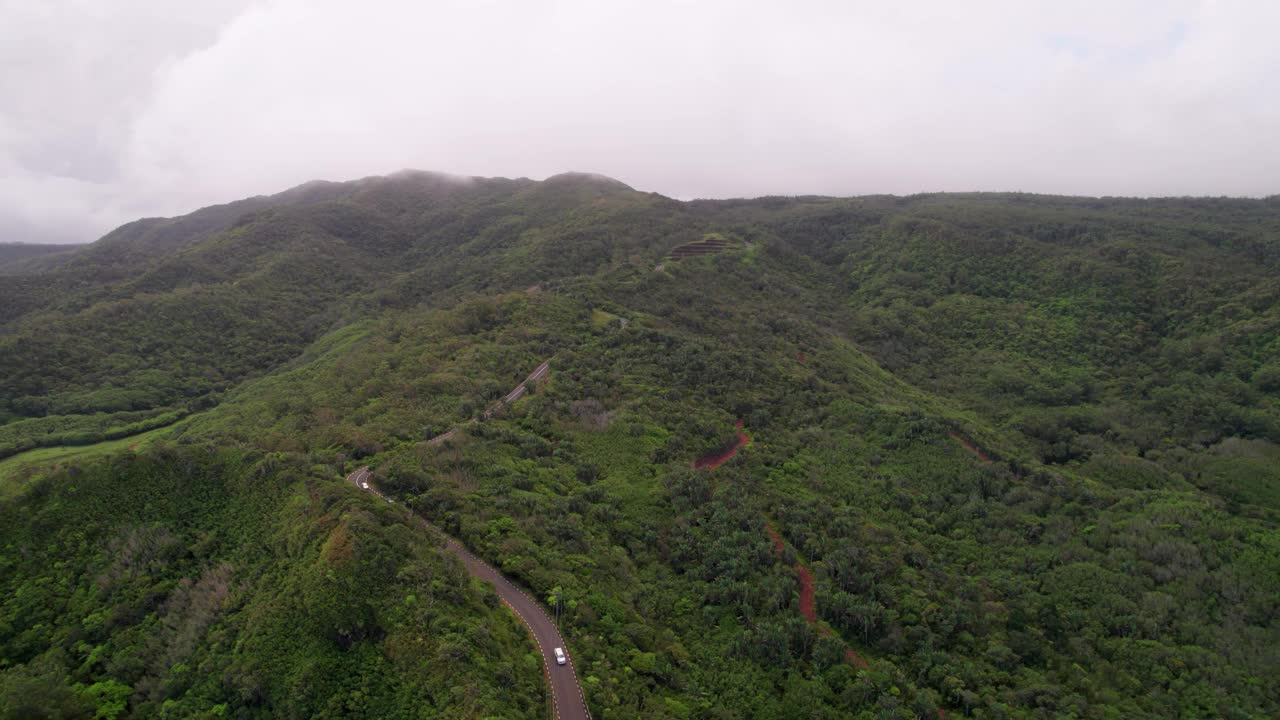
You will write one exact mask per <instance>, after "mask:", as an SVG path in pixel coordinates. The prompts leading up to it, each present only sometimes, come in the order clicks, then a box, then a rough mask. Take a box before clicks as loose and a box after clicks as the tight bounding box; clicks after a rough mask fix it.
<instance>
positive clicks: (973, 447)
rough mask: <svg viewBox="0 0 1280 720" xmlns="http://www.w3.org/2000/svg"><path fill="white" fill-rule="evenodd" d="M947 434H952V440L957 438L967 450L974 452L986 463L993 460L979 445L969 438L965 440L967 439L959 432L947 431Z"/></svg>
mask: <svg viewBox="0 0 1280 720" xmlns="http://www.w3.org/2000/svg"><path fill="white" fill-rule="evenodd" d="M947 434H948V435H950V436H951V439H952V440H955V441H956V442H958V443H960V444H961V445H963V446H964V449H965V450H968V451H969V452H971V453H973V454H974V455H975V456H977V458H978V459H979V460H981V461H982V462H984V463H989V462H991V458H989V457H987V455H986V453H984V452H982V451H981V450H979V449H978V447H977V446H976V445H974V444H973V443H971V442H969V441H968V440H965V439H964V438H963V437H962V436H960V435H959V434H957V433H947Z"/></svg>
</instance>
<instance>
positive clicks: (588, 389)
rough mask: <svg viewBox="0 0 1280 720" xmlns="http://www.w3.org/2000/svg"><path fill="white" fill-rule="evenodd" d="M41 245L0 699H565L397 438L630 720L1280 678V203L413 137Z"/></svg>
mask: <svg viewBox="0 0 1280 720" xmlns="http://www.w3.org/2000/svg"><path fill="white" fill-rule="evenodd" d="M19 267H20V272H17V273H15V274H11V275H3V276H0V298H3V301H2V302H0V308H3V309H2V310H0V368H2V369H3V372H0V423H3V424H0V454H3V455H4V456H7V459H4V460H2V461H0V516H3V521H2V522H0V545H2V546H3V548H4V552H3V553H0V569H2V570H3V572H0V591H2V594H0V717H8V716H13V717H34V716H45V717H94V716H95V714H96V716H97V717H108V718H116V717H120V718H125V717H129V718H135V717H136V718H150V717H166V718H167V717H245V718H258V717H263V718H265V717H300V718H302V717H307V718H310V717H400V716H404V717H410V716H412V717H424V716H425V717H468V718H470V717H474V718H483V717H530V718H533V717H540V716H542V715H543V714H544V713H545V712H546V705H545V703H546V689H545V686H544V684H543V680H542V675H541V673H540V672H539V666H540V660H539V659H538V655H537V654H536V648H535V647H534V646H533V644H532V643H531V642H529V640H528V638H527V636H526V635H524V632H523V630H522V628H521V626H520V625H519V624H517V623H516V621H515V620H514V618H513V616H511V615H510V614H508V613H507V612H506V611H505V610H504V609H503V608H502V607H501V606H500V605H499V604H498V603H497V600H496V597H495V596H494V595H493V593H492V591H491V590H490V589H488V588H486V587H484V586H483V585H482V584H478V583H476V582H474V581H470V580H468V579H467V576H466V574H465V573H464V572H463V570H462V569H461V566H460V565H459V564H458V563H457V561H456V560H455V559H453V557H452V556H451V555H449V554H447V553H444V552H443V551H442V549H441V547H440V539H439V537H438V535H436V533H435V532H434V531H433V530H430V529H429V528H427V527H425V526H421V525H416V524H413V523H409V522H407V521H406V520H405V517H406V516H405V515H404V514H403V513H402V512H400V510H399V508H396V507H394V506H389V505H388V504H387V503H383V502H381V501H380V500H378V499H377V498H376V497H373V496H371V495H369V494H367V493H362V492H361V491H360V490H359V489H358V488H356V487H354V486H353V485H351V484H348V483H344V482H343V478H344V477H345V476H346V475H347V474H348V473H350V472H351V471H352V470H354V469H356V468H357V467H360V466H364V465H368V466H369V467H370V468H371V470H372V472H373V474H374V477H375V479H376V482H377V483H378V487H379V488H380V489H381V490H382V491H383V492H385V493H387V494H388V496H390V497H392V498H395V499H397V500H399V501H400V502H401V503H403V504H404V505H405V506H407V507H409V508H410V509H411V510H413V511H414V512H415V513H417V514H418V515H419V516H421V517H422V518H425V519H426V520H428V521H430V522H431V523H432V524H433V525H434V526H436V527H439V528H441V529H443V530H444V531H446V532H448V533H450V534H451V535H453V536H454V537H457V538H459V539H460V540H462V541H463V542H464V543H465V544H466V545H468V546H469V547H470V548H471V549H472V550H474V551H475V552H476V553H477V554H478V555H480V556H481V557H483V558H484V559H486V560H487V561H489V562H490V563H491V564H492V565H493V566H494V567H496V568H498V569H499V570H501V571H502V572H503V573H504V574H505V575H506V576H507V577H509V578H511V579H512V580H513V581H515V582H516V583H518V584H519V585H521V586H523V587H525V588H527V589H528V590H529V591H530V592H531V593H533V594H535V595H536V596H537V597H539V598H542V599H544V600H546V601H547V602H548V604H554V605H556V606H557V607H559V608H560V610H561V611H562V615H561V623H562V631H563V633H564V635H565V637H566V640H567V641H568V643H570V644H571V646H572V648H573V650H574V661H575V665H576V668H577V671H578V674H579V676H580V679H581V681H582V685H583V691H584V693H585V696H586V700H587V703H588V705H589V707H590V708H591V710H592V712H593V714H594V716H595V717H598V718H738V717H759V718H793V717H794V718H850V717H853V718H861V717H866V718H872V717H875V718H881V717H883V718H899V717H901V718H935V717H942V716H947V717H970V716H972V717H983V718H1002V717H1008V718H1024V717H1025V718H1050V717H1080V718H1112V717H1124V718H1130V717H1133V718H1169V717H1186V718H1199V717H1238V718H1252V717H1257V718H1262V717H1273V716H1274V715H1275V714H1276V713H1277V712H1280V692H1278V691H1277V690H1276V688H1280V615H1278V613H1280V531H1278V530H1277V521H1278V520H1280V282H1278V281H1277V279H1276V278H1278V277H1280V200H1277V199H1275V198H1270V199H1267V200H1238V199H1164V200H1133V199H1113V198H1103V199H1098V198H1066V197H1047V196H1034V195H1025V194H968V195H957V194H943V195H920V196H912V197H889V196H875V197H862V198H824V197H798V198H760V199H755V200H732V201H694V202H679V201H675V200H672V199H669V198H665V197H662V196H660V195H656V194H651V193H641V192H637V191H635V190H632V189H631V188H629V187H627V186H626V185H624V184H622V183H619V182H617V181H614V180H611V179H608V178H603V177H600V176H594V175H585V174H567V175H561V176H557V177H554V178H550V179H548V180H546V181H542V182H535V181H530V180H524V179H521V180H507V179H482V178H457V177H451V176H445V175H438V174H431V173H419V172H404V173H399V174H396V175H392V176H388V177H380V178H367V179H364V180H359V181H355V182H349V183H310V184H307V185H303V186H300V187H298V188H295V189H293V190H289V191H287V192H285V193H281V194H279V195H275V196H271V197H260V198H253V199H249V200H244V201H240V202H238V203H231V204H229V205H223V206H217V207H212V208H206V209H204V210H201V211H198V212H196V213H193V214H191V215H188V216H186V217H183V218H175V219H152V220H143V221H138V222H136V223H132V224H130V225H126V226H124V227H122V228H120V229H118V230H116V231H115V232H113V233H111V234H109V235H107V236H106V237H104V238H103V239H102V240H100V241H98V242H97V243H94V244H92V245H90V246H87V247H84V248H83V249H80V250H78V251H76V252H75V253H74V254H73V255H71V256H70V257H66V258H63V259H60V260H59V261H58V262H57V263H52V264H49V265H44V266H25V265H23V266H19ZM546 360H549V361H550V368H551V370H550V373H549V375H548V377H547V379H546V380H544V381H542V382H539V383H537V384H534V385H532V386H531V388H530V391H529V393H528V394H527V395H526V396H525V397H523V398H521V399H520V400H519V401H517V402H513V403H510V404H506V405H501V406H500V407H499V410H498V411H497V412H496V413H486V409H487V408H491V407H493V406H494V403H495V402H497V401H498V400H499V399H500V398H502V397H503V396H504V395H505V394H506V393H507V392H508V391H509V390H510V389H511V388H512V386H513V385H515V384H516V383H518V382H519V381H520V380H522V379H523V378H524V377H525V376H526V375H528V373H529V372H530V371H532V370H533V369H534V367H535V366H537V365H538V364H539V363H541V362H542V361H546ZM472 420H478V421H477V422H471V421H472ZM453 428H458V431H457V432H456V433H455V434H454V435H453V436H452V437H450V438H449V439H448V440H446V441H443V442H431V440H432V439H433V438H436V437H437V436H439V435H440V434H442V433H444V432H446V431H447V430H450V429H453ZM745 439H749V441H750V442H749V443H748V444H746V445H745V446H744V445H743V441H744V440H745ZM734 450H736V451H737V452H736V453H735V452H734ZM695 466H696V467H695ZM551 598H554V600H551ZM6 713H7V715H6ZM38 713H44V715H39V714H38Z"/></svg>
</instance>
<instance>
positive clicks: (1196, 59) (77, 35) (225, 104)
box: [0, 0, 1280, 239]
mask: <svg viewBox="0 0 1280 720" xmlns="http://www.w3.org/2000/svg"><path fill="white" fill-rule="evenodd" d="M92 7H94V5H92V4H88V3H83V4H82V3H75V2H66V1H65V0H63V1H61V2H58V1H54V0H51V1H50V2H48V3H46V4H44V5H41V6H37V8H42V9H37V10H28V9H25V8H24V9H20V8H18V7H17V6H16V5H12V6H11V5H6V4H4V3H3V0H0V26H5V27H10V28H12V26H13V25H12V23H8V22H4V21H5V20H11V19H13V18H15V17H17V18H18V19H20V20H21V21H22V23H21V24H23V25H24V26H25V27H26V29H25V30H24V31H23V32H15V31H13V30H12V29H11V30H9V31H7V32H6V31H0V46H4V45H5V42H6V41H7V40H18V41H20V42H19V43H18V44H17V46H16V49H15V46H14V45H10V46H9V50H7V51H0V53H3V54H0V59H3V60H4V64H3V66H0V67H2V68H3V69H0V93H3V94H2V95H0V97H3V98H6V99H5V100H2V101H0V173H2V175H0V186H2V187H3V189H4V194H3V199H0V232H3V231H4V227H5V220H6V218H14V217H19V218H22V219H23V220H24V222H25V224H26V225H27V226H28V227H34V228H37V229H41V228H42V229H44V230H46V231H47V232H48V234H49V235H50V236H59V237H69V236H74V235H76V234H79V236H80V237H83V238H86V239H87V238H89V237H92V236H95V235H97V234H100V233H101V232H104V231H105V230H107V229H109V226H110V225H112V224H114V223H117V222H121V221H125V220H128V219H131V218H133V217H136V216H138V215H142V214H154V213H166V214H168V213H177V212H184V211H187V210H190V209H193V208H195V207H198V206H200V205H202V204H208V203H210V202H215V201H225V200H230V199H234V198H237V197H241V196H245V195H250V194H255V193H263V192H272V191H277V190H280V189H283V188H285V187H287V186H289V185H293V184H296V183H298V182H302V181H305V180H308V179H312V178H317V177H324V178H330V179H343V178H349V177H355V176H360V175H366V174H373V173H384V172H389V171H392V170H395V169H398V168H401V167H419V168H425V169H436V170H444V171H451V172H457V173H465V174H478V175H507V176H521V175H527V176H531V177H542V176H546V175H549V174H552V173H555V172H560V171H563V170H567V169H578V170H591V171H598V172H602V173H605V174H609V175H612V176H614V177H617V178H619V179H621V180H623V181H625V182H628V183H630V184H632V185H633V186H636V187H639V188H642V189H649V190H657V191H659V192H664V193H667V194H672V195H676V196H682V197H691V196H731V195H755V194H762V193H809V192H818V193H831V194H852V193H869V192H916V191H922V190H968V189H986V190H1000V189H1021V190H1028V191H1044V192H1060V193H1084V194H1142V195H1148V194H1253V195H1261V194H1269V193H1272V192H1276V191H1277V187H1276V173H1275V168H1277V167H1280V162H1278V161H1280V137H1277V136H1276V134H1275V133H1273V132H1272V128H1274V127H1276V126H1278V125H1280V91H1278V90H1277V89H1276V88H1277V86H1276V85H1275V83H1274V81H1273V78H1274V77H1275V74H1276V72H1277V71H1278V70H1280V46H1277V44H1275V43H1274V42H1272V39H1271V37H1269V35H1270V34H1271V32H1272V31H1273V29H1274V28H1275V27H1280V13H1278V11H1277V10H1276V9H1273V6H1272V5H1271V4H1269V3H1250V2H1212V1H1210V0H1205V1H1203V2H1196V1H1193V0H1180V1H1179V0H1175V1H1173V2H1155V1H1151V2H1108V3H1102V2H1098V3H1060V2H1025V1H1024V2H1014V1H1012V0H1009V1H999V2H978V3H951V2H930V3H884V2H874V3H873V2H821V1H819V0H811V1H807V2H788V3H749V2H727V1H724V0H721V1H717V2H691V1H690V2H680V1H676V0H666V1H662V0H649V1H648V2H622V3H599V2H591V1H589V0H564V1H562V2H533V1H532V0H526V1H524V2H519V1H515V0H512V1H505V0H490V1H488V2H465V1H462V0H453V1H448V0H446V1H444V2H433V3H412V2H392V1H391V0H366V1H364V2H360V3H356V2H333V1H330V0H314V1H311V2H303V1H302V0H263V1H262V2H257V3H254V4H245V3H243V2H241V3H239V4H237V3H235V2H231V1H230V0H228V2H224V3H220V4H217V5H209V6H202V7H204V8H205V10H204V11H203V13H202V14H201V16H200V17H197V18H195V19H194V20H184V21H182V22H179V21H177V20H174V21H172V22H158V23H157V22H156V21H154V20H147V18H152V17H165V12H166V11H168V12H170V13H172V11H171V10H170V7H171V6H169V5H166V4H161V3H135V4H133V5H130V6H129V8H125V9H124V10H123V11H121V10H119V9H118V8H116V7H115V5H114V4H113V6H112V7H113V12H112V13H111V14H110V15H101V14H100V15H99V16H97V17H93V16H92V12H91V8H92ZM50 8H52V9H50ZM83 12H88V13H89V15H90V17H88V18H84V17H79V15H78V14H79V13H83ZM72 16H75V17H76V18H77V19H76V21H75V22H67V19H68V18H69V17H72ZM33 18H34V19H33ZM6 35H11V36H12V37H6ZM68 47H70V48H72V51H71V52H69V53H68V52H65V49H66V48H68ZM55 177H62V178H64V181H57V182H54V181H52V180H51V178H55ZM55 195H56V196H57V197H54V196H55ZM10 226H11V227H13V226H14V223H10ZM11 239H19V238H11Z"/></svg>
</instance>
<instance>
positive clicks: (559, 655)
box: [555, 648, 568, 665]
mask: <svg viewBox="0 0 1280 720" xmlns="http://www.w3.org/2000/svg"><path fill="white" fill-rule="evenodd" d="M555 653H556V664H557V665H563V664H565V663H566V662H568V659H567V658H565V656H564V650H562V649H560V648H556V649H555Z"/></svg>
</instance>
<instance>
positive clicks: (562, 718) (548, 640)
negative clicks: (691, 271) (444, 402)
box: [347, 361, 591, 720]
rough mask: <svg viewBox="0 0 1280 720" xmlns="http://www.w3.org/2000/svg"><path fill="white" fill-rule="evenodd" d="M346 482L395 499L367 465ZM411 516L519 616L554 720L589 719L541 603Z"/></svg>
mask: <svg viewBox="0 0 1280 720" xmlns="http://www.w3.org/2000/svg"><path fill="white" fill-rule="evenodd" d="M549 367H550V362H549V361H548V362H544V363H542V364H541V365H539V366H538V367H537V368H536V369H534V371H533V373H531V374H530V375H529V377H527V378H525V381H524V382H522V383H520V384H519V385H517V386H516V387H515V389H514V390H512V391H511V392H510V393H508V394H507V396H506V397H504V398H503V399H502V400H500V401H499V402H498V404H497V405H495V406H494V407H493V408H491V409H490V410H489V411H487V412H485V415H484V417H485V418H486V419H488V418H489V417H490V416H491V415H492V414H493V412H494V411H496V409H497V408H498V407H501V406H502V405H506V404H509V403H513V402H515V401H516V400H519V399H520V397H521V396H522V395H524V393H525V387H526V384H527V383H530V382H535V381H537V380H541V379H542V377H543V376H545V375H546V374H547V370H548V369H549ZM455 429H456V428H455ZM453 433H454V430H450V431H449V432H447V433H445V434H443V435H440V436H438V437H435V438H432V439H431V440H430V441H429V442H430V444H437V443H439V442H442V441H444V440H447V439H449V438H451V437H453ZM347 481H348V482H350V483H352V484H353V485H355V486H356V487H357V488H360V489H361V490H366V491H368V492H371V493H373V494H374V495H377V496H378V497H380V498H382V499H383V500H386V501H387V502H389V503H390V502H395V501H394V500H392V499H391V498H389V497H387V496H386V495H383V494H382V493H381V492H380V491H379V490H378V488H376V487H374V485H373V482H372V481H373V473H371V472H369V468H368V467H367V466H366V467H362V468H360V469H359V470H356V471H355V472H353V473H351V474H350V475H348V476H347ZM414 517H415V518H417V519H418V520H419V521H420V522H422V523H423V524H425V525H427V526H428V527H431V528H433V529H434V530H435V531H436V532H439V533H440V534H441V535H442V536H444V539H445V548H446V549H447V550H448V551H449V552H451V553H453V554H454V555H457V556H458V559H459V560H461V561H462V564H463V566H464V567H466V568H467V572H469V573H471V575H472V576H473V577H477V578H480V579H481V580H487V581H489V582H491V583H493V589H494V590H495V591H497V593H498V597H499V598H500V599H501V600H502V602H503V603H504V604H505V605H506V606H507V607H508V608H510V609H511V611H512V612H514V613H515V614H516V617H518V618H520V622H522V623H524V625H525V627H527V628H529V634H530V635H532V636H533V641H534V643H536V644H537V646H538V654H539V655H541V656H542V667H543V671H544V672H545V673H546V677H547V687H548V688H550V689H551V707H552V712H553V715H554V717H555V718H556V720H591V711H589V710H587V700H586V698H585V697H584V696H583V694H582V685H581V684H579V682H578V673H577V672H576V671H575V670H574V669H573V655H571V654H570V653H569V646H568V645H566V644H565V642H564V638H563V637H562V636H561V635H560V631H559V630H558V629H557V628H556V624H555V623H554V622H552V621H551V618H550V617H549V616H548V615H547V613H546V611H545V610H543V609H542V606H541V605H539V604H538V602H537V601H536V600H534V599H533V598H532V597H530V596H529V595H528V594H527V593H525V592H524V591H523V590H521V589H520V588H518V587H516V586H515V585H514V584H512V582H511V581H510V580H508V579H507V578H505V577H504V576H503V575H502V573H500V572H498V571H497V570H495V569H493V567H491V566H490V565H489V564H488V563H486V562H485V561H483V560H481V559H480V558H478V557H476V556H475V555H472V554H471V551H469V550H467V549H466V548H465V547H463V546H462V543H460V542H458V541H457V540H454V539H453V538H451V537H449V536H448V535H446V534H445V533H444V532H442V531H441V530H440V528H437V527H435V526H434V525H431V524H430V523H428V522H427V521H426V520H424V519H423V518H422V517H421V516H420V515H417V514H416V513H414ZM555 648H561V649H563V650H564V653H565V664H564V665H560V664H558V663H556V658H555Z"/></svg>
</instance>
